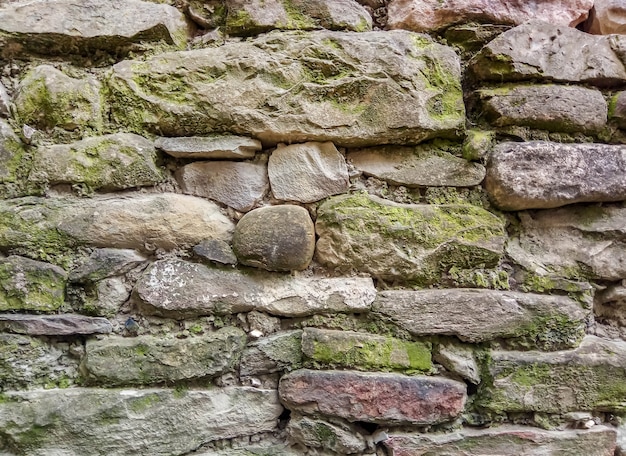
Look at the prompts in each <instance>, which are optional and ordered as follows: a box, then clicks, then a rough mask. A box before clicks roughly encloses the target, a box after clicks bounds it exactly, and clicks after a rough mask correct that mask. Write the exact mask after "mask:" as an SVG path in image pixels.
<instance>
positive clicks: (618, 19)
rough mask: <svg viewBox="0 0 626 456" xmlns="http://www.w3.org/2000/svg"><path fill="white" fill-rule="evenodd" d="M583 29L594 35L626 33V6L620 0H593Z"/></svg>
mask: <svg viewBox="0 0 626 456" xmlns="http://www.w3.org/2000/svg"><path fill="white" fill-rule="evenodd" d="M585 31H586V32H588V33H592V34H594V35H610V34H613V33H615V34H621V35H625V34H626V6H625V5H624V2H622V1H620V0H595V1H594V3H593V9H592V10H591V12H590V14H589V20H588V21H587V23H586V24H585Z"/></svg>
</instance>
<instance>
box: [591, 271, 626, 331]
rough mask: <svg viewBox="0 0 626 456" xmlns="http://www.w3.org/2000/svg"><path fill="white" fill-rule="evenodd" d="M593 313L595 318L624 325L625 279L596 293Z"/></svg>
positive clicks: (625, 312)
mask: <svg viewBox="0 0 626 456" xmlns="http://www.w3.org/2000/svg"><path fill="white" fill-rule="evenodd" d="M593 313H594V315H595V317H596V319H597V320H600V321H602V322H611V323H614V324H617V325H619V326H626V280H622V282H621V283H620V284H615V285H611V286H609V287H607V288H606V290H603V291H601V292H599V293H598V294H597V295H596V300H595V303H594V308H593Z"/></svg>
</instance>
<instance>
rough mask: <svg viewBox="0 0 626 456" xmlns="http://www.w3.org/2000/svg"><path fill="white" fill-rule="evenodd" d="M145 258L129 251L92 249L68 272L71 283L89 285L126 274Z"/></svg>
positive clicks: (143, 261)
mask: <svg viewBox="0 0 626 456" xmlns="http://www.w3.org/2000/svg"><path fill="white" fill-rule="evenodd" d="M146 261H148V259H147V258H146V256H144V255H142V254H140V253H138V252H136V251H134V250H129V249H93V250H92V251H91V254H90V255H89V257H87V258H83V259H81V260H79V261H77V262H76V264H75V265H74V267H73V268H72V270H71V271H70V274H69V278H70V281H71V282H79V283H91V282H97V281H99V280H102V279H106V278H107V277H111V276H118V275H123V274H126V273H128V272H130V271H132V270H133V269H135V268H136V267H139V266H141V265H142V264H144V263H145V262H146Z"/></svg>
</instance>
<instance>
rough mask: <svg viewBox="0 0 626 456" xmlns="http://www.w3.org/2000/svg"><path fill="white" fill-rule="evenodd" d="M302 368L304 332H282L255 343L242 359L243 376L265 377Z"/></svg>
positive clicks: (249, 347)
mask: <svg viewBox="0 0 626 456" xmlns="http://www.w3.org/2000/svg"><path fill="white" fill-rule="evenodd" d="M300 367H302V331H298V330H296V331H282V332H278V333H275V334H271V335H270V336H268V337H263V338H261V339H259V340H257V341H254V342H252V343H250V344H248V346H247V347H246V349H245V350H244V351H243V355H242V357H241V366H240V370H239V373H240V375H241V376H251V375H265V374H272V373H274V372H282V371H291V370H294V369H298V368H300Z"/></svg>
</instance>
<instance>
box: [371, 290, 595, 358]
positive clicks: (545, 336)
mask: <svg viewBox="0 0 626 456" xmlns="http://www.w3.org/2000/svg"><path fill="white" fill-rule="evenodd" d="M372 309H373V311H374V312H376V313H377V314H380V315H382V316H385V317H388V318H391V319H393V321H394V322H395V323H396V324H397V325H399V326H401V327H402V328H404V329H406V330H407V331H409V332H410V333H411V334H413V335H416V336H426V335H454V336H457V337H458V338H459V339H461V340H463V341H466V342H483V341H487V340H493V339H497V338H519V339H521V341H519V343H526V344H528V345H534V346H537V347H541V348H544V349H548V350H551V349H552V350H554V349H560V348H567V347H576V346H577V345H578V343H579V342H580V341H581V340H582V338H583V336H584V335H585V318H586V317H587V316H588V314H589V312H588V311H586V310H584V309H583V308H582V307H581V306H580V304H579V303H578V302H576V301H575V300H573V299H571V298H569V297H567V296H551V295H540V294H533V293H520V292H513V291H497V290H478V289H470V288H467V289H445V290H419V291H410V290H386V291H381V292H379V293H378V295H377V297H376V300H375V301H374V305H373V308H372ZM524 341H525V342H524Z"/></svg>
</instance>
